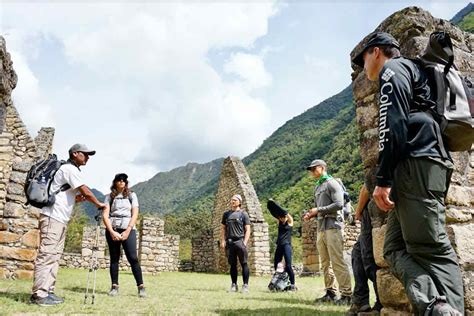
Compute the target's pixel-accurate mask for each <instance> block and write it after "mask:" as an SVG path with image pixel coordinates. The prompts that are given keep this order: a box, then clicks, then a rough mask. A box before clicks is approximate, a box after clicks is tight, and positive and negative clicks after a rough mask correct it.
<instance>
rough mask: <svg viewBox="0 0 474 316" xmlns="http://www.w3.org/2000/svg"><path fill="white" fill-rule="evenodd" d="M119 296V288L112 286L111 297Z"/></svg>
mask: <svg viewBox="0 0 474 316" xmlns="http://www.w3.org/2000/svg"><path fill="white" fill-rule="evenodd" d="M118 294H119V288H118V285H112V288H111V289H110V292H109V296H117V295H118Z"/></svg>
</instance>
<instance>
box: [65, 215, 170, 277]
mask: <svg viewBox="0 0 474 316" xmlns="http://www.w3.org/2000/svg"><path fill="white" fill-rule="evenodd" d="M137 224H139V225H138V226H139V227H140V229H139V230H138V231H137V251H138V260H139V261H140V265H141V268H142V271H143V272H144V273H151V274H156V273H159V272H163V271H178V268H179V236H178V235H165V233H164V228H165V222H164V221H163V220H161V219H159V218H156V217H144V218H143V219H142V221H141V222H140V223H137ZM95 237H96V226H88V227H84V231H83V235H82V251H81V253H64V254H63V256H62V257H61V261H60V265H61V266H62V267H68V268H89V266H90V262H91V260H92V254H93V253H92V249H93V247H94V244H95ZM106 249H107V242H106V239H105V227H104V225H103V224H101V225H100V232H99V243H98V246H97V250H96V255H97V258H98V263H99V267H100V268H101V269H105V268H107V267H109V265H110V258H109V256H108V255H106V253H105V252H106ZM120 270H125V271H128V270H130V265H129V263H128V261H127V258H126V257H125V253H124V252H123V250H122V257H121V259H120Z"/></svg>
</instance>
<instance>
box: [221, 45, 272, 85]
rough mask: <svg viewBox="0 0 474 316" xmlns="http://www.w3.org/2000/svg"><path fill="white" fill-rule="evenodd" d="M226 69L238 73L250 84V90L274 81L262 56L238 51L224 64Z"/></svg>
mask: <svg viewBox="0 0 474 316" xmlns="http://www.w3.org/2000/svg"><path fill="white" fill-rule="evenodd" d="M224 71H225V72H226V73H230V74H236V75H238V76H239V77H240V78H241V79H243V80H244V81H245V82H246V84H247V85H248V88H249V90H253V89H256V88H261V87H266V86H268V85H270V84H271V83H272V76H271V75H270V74H269V73H268V72H267V71H266V70H265V65H264V62H263V59H262V57H260V56H257V55H251V54H245V53H236V54H232V55H231V57H230V59H229V60H228V61H227V62H226V64H225V65H224Z"/></svg>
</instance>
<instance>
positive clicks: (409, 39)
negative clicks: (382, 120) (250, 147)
mask: <svg viewBox="0 0 474 316" xmlns="http://www.w3.org/2000/svg"><path fill="white" fill-rule="evenodd" d="M376 30H377V31H385V32H388V33H391V34H392V35H393V36H394V37H395V38H396V39H397V40H398V41H399V42H400V44H401V53H402V55H404V56H407V57H410V58H413V57H415V56H417V55H420V54H421V53H422V51H423V49H424V47H425V46H426V44H427V42H428V37H429V34H430V33H431V32H433V31H436V30H442V31H446V32H447V33H449V34H450V36H451V37H452V39H453V44H454V46H455V64H456V66H457V67H458V69H459V70H460V71H461V72H462V73H464V74H468V75H470V76H471V78H472V77H473V75H474V56H473V49H474V35H473V34H470V33H466V32H463V31H461V30H460V29H459V28H457V27H455V26H454V25H452V24H451V23H449V22H447V21H444V20H441V19H437V18H434V17H433V16H431V15H430V13H429V12H427V11H424V10H422V9H420V8H417V7H409V8H406V9H404V10H401V11H399V12H396V13H394V14H392V15H391V16H390V17H388V18H387V19H386V20H384V21H383V22H382V23H381V24H380V25H379V26H378V27H377V29H376ZM362 44H363V42H361V43H359V44H358V45H357V46H356V47H355V49H354V50H353V51H352V53H351V57H353V56H355V53H356V52H359V51H360V49H361V47H362ZM353 69H354V72H353V73H352V80H353V86H352V87H353V93H354V100H355V105H356V116H357V118H356V121H357V125H358V127H359V131H360V133H361V145H360V148H361V156H362V159H363V163H364V168H365V170H366V175H367V179H366V180H367V181H368V182H369V183H370V190H371V191H372V190H373V189H374V187H375V184H374V180H373V178H372V177H370V176H369V175H370V174H373V172H374V168H375V165H376V163H377V157H378V150H377V143H378V129H377V125H378V112H379V111H378V103H377V100H378V90H377V88H378V87H377V86H378V83H373V82H370V81H368V80H367V79H366V78H365V76H364V74H363V72H362V71H361V69H360V68H358V67H357V66H353ZM452 156H453V158H454V161H455V171H454V174H453V176H452V182H451V186H450V188H449V191H448V196H447V199H446V204H447V210H446V225H447V231H448V234H449V236H450V239H451V242H452V244H453V247H454V249H455V251H456V253H457V255H458V258H459V262H460V266H461V269H462V274H463V281H464V290H465V307H466V313H467V314H469V315H471V314H473V311H474V292H473V291H474V268H473V267H474V248H473V246H472V245H473V243H472V240H473V239H474V220H473V216H472V215H473V205H474V169H473V168H474V155H473V153H472V150H471V151H469V152H461V153H453V154H452ZM369 211H370V214H371V218H372V221H373V230H372V236H373V243H374V255H375V260H376V262H377V264H378V265H379V266H380V267H382V268H381V269H380V270H379V271H378V272H377V278H378V279H377V284H378V288H379V292H380V293H379V294H380V300H381V302H382V304H383V305H384V306H385V308H384V309H383V310H382V315H394V314H396V315H407V314H410V304H409V302H408V299H407V296H406V294H405V292H404V289H403V286H402V284H401V283H400V282H399V281H398V280H397V279H396V278H395V277H394V276H393V275H392V274H390V272H389V269H388V264H387V263H386V262H385V260H384V259H383V256H382V250H383V240H384V233H385V223H386V218H385V214H384V213H382V212H380V211H379V210H378V209H377V207H376V205H375V203H373V202H371V203H370V204H369Z"/></svg>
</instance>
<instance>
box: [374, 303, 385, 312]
mask: <svg viewBox="0 0 474 316" xmlns="http://www.w3.org/2000/svg"><path fill="white" fill-rule="evenodd" d="M382 308H383V306H382V304H381V303H380V302H379V301H377V302H375V304H374V307H372V310H373V311H377V312H380V311H381V310H382Z"/></svg>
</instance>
